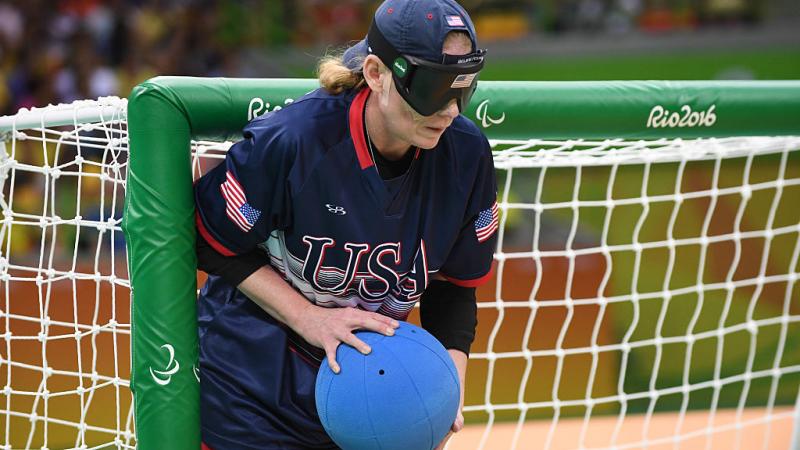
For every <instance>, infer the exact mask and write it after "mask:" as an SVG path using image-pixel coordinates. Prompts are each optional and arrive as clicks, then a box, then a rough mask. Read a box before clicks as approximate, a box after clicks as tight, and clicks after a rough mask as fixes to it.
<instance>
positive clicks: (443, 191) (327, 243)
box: [195, 89, 498, 450]
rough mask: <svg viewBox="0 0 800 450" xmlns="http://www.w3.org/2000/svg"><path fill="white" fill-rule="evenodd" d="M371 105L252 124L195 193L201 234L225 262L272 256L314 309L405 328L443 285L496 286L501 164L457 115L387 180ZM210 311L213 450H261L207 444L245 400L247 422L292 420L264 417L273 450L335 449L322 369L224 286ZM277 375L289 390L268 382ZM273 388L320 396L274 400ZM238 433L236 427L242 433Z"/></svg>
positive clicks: (311, 98) (361, 102)
mask: <svg viewBox="0 0 800 450" xmlns="http://www.w3.org/2000/svg"><path fill="white" fill-rule="evenodd" d="M369 93H370V91H369V90H368V89H364V90H361V91H360V92H346V93H344V94H340V95H330V94H327V93H325V92H324V91H322V90H317V91H314V92H312V93H310V94H308V95H306V96H304V97H303V98H301V99H299V100H297V101H295V102H294V103H292V104H290V105H288V106H287V107H285V108H283V109H281V110H279V111H276V112H271V113H268V114H266V115H264V116H261V117H259V118H256V119H254V120H253V121H252V122H251V123H250V124H249V125H248V126H247V127H246V128H245V130H244V139H243V140H242V141H240V142H238V143H236V144H235V145H234V146H233V147H231V149H230V150H229V152H228V154H227V157H226V159H225V162H224V164H220V165H219V166H217V167H216V168H215V169H213V170H212V171H210V172H209V173H208V174H206V175H205V176H204V177H202V178H201V179H200V180H199V181H198V182H197V184H196V186H195V195H196V203H197V227H198V230H199V232H200V233H201V234H202V235H203V237H204V238H205V239H206V240H207V241H208V242H209V243H210V244H211V245H212V246H213V247H214V248H215V249H216V250H217V251H218V252H220V253H222V254H226V255H234V254H239V253H243V252H247V251H250V250H252V249H253V248H255V247H261V248H263V249H264V250H265V251H266V252H268V254H269V257H270V261H271V264H272V266H273V268H274V269H275V270H277V271H278V272H279V273H280V274H282V275H283V277H284V278H285V279H286V280H287V281H288V282H289V283H290V284H291V285H292V286H294V287H295V289H296V290H298V291H299V292H300V293H302V295H303V296H305V297H306V298H307V299H308V300H309V301H312V302H314V303H315V304H317V305H320V306H325V307H336V306H350V307H360V308H363V309H366V310H370V311H377V312H380V313H383V314H386V315H388V316H391V317H394V318H397V319H405V318H406V317H407V316H408V314H409V312H410V311H411V309H412V308H413V306H414V304H415V303H416V302H417V301H418V300H419V298H420V296H421V295H422V293H423V291H424V290H425V287H426V286H427V284H428V282H429V280H430V279H431V276H432V275H433V274H436V273H439V274H441V275H442V276H444V277H445V278H446V279H448V280H450V281H451V282H452V283H455V284H458V285H462V286H477V285H479V284H481V283H482V282H484V281H485V280H487V279H488V278H489V276H490V272H491V266H492V256H493V252H494V247H495V244H496V230H497V226H498V218H497V204H496V182H495V175H494V165H493V162H492V155H491V150H490V147H489V144H488V142H487V140H486V138H485V137H484V136H483V134H482V133H481V132H480V131H479V130H478V128H477V127H476V126H475V125H474V124H473V123H472V122H470V121H469V120H467V119H466V118H464V117H463V116H459V117H457V118H456V119H455V120H454V121H453V123H452V125H451V126H450V127H449V128H448V129H447V130H446V131H445V132H444V134H443V135H442V137H441V139H440V141H439V143H438V145H437V146H436V147H435V148H434V149H430V150H419V149H412V151H414V152H415V157H414V160H413V161H412V163H411V165H410V167H409V169H408V171H407V172H406V173H405V174H404V175H401V176H399V177H396V178H393V179H390V180H384V179H382V178H381V177H380V175H379V173H378V171H377V170H376V167H375V165H374V162H373V159H372V157H371V155H370V150H369V149H368V147H367V143H366V137H365V132H364V122H363V121H364V108H365V104H366V100H367V97H368V96H369ZM199 308H200V312H199V323H200V334H201V371H202V373H203V381H202V382H203V384H202V391H203V408H204V412H203V421H204V439H205V440H206V441H207V443H208V444H209V445H210V446H211V447H212V448H215V450H220V449H217V448H216V447H215V445H214V444H215V443H216V446H220V447H221V448H239V447H236V446H237V445H240V446H241V447H240V448H250V447H247V445H245V444H243V443H241V442H239V443H238V444H236V445H233V444H231V443H230V441H224V438H221V437H220V439H221V440H215V439H216V437H219V436H216V437H215V435H213V434H214V433H210V434H207V432H206V428H207V427H206V425H205V424H206V423H212V422H211V421H213V423H214V424H215V425H219V423H220V421H224V420H228V419H229V418H230V416H231V414H230V413H228V414H216V413H213V412H210V411H206V410H207V409H215V408H216V409H220V408H226V406H225V405H226V401H230V399H231V398H236V399H238V400H237V402H239V403H242V404H245V405H247V407H246V408H243V410H247V411H248V414H252V410H253V409H258V408H262V409H270V407H269V406H268V405H274V409H280V410H281V411H282V412H280V413H278V412H276V411H264V412H263V414H264V415H265V416H268V417H269V420H268V421H271V422H275V421H277V423H278V425H276V424H275V423H272V425H270V426H267V425H264V424H259V425H258V426H255V425H254V426H253V427H254V428H258V429H261V430H263V429H271V430H272V431H269V432H267V433H276V436H277V434H280V433H283V435H280V436H279V437H274V436H273V437H274V438H275V439H276V440H279V441H280V442H282V444H281V445H282V446H280V445H279V446H275V447H262V448H294V447H292V446H293V445H295V446H296V447H297V448H326V446H329V445H332V444H331V443H330V441H325V439H324V431H322V429H321V426H318V424H314V419H315V418H316V412H315V411H314V408H313V379H307V377H309V376H311V377H313V376H315V370H310V371H309V372H304V370H303V369H301V368H299V367H296V361H295V359H294V358H296V355H295V353H296V349H294V348H293V347H292V346H291V340H292V339H291V336H289V338H288V340H287V339H286V338H281V339H277V338H276V337H275V336H273V334H274V333H279V334H280V333H283V334H282V336H283V335H285V334H286V333H285V331H286V330H284V329H283V328H281V326H280V324H277V323H276V322H275V321H274V319H272V318H270V317H268V316H267V315H266V313H264V312H263V311H262V310H260V308H259V307H257V306H256V305H255V304H253V303H252V302H250V301H249V300H247V299H246V298H244V296H243V295H241V293H239V292H238V291H237V290H236V289H235V288H234V287H232V286H229V285H225V282H224V281H223V280H221V279H220V278H218V277H210V278H209V282H208V283H207V285H206V286H205V287H204V288H203V290H202V291H201V299H200V304H199ZM254 327H267V328H269V330H266V329H264V330H258V331H256V330H253V329H251V328H254ZM268 335H269V336H268ZM265 340H267V341H266V342H265ZM284 341H287V342H284ZM276 346H277V347H276ZM252 352H258V354H251V353H252ZM270 352H272V354H271V355H265V354H264V353H270ZM237 353H245V355H237ZM242 366H244V367H242ZM286 370H289V371H290V372H291V373H290V374H286V373H283V372H285V371H286ZM233 373H235V376H234V374H233ZM278 373H283V376H277V375H275V374H278ZM267 374H269V375H267ZM309 374H310V375H309ZM270 376H271V377H276V380H278V381H276V382H275V383H269V382H267V381H266V379H267V378H268V377H270ZM220 377H226V378H225V379H224V380H223V379H221V378H220ZM256 380H257V381H256ZM287 380H293V381H287ZM256 382H257V383H258V385H257V386H256V385H253V383H256ZM292 383H294V384H295V385H294V386H293V385H292ZM308 383H310V387H309V386H308ZM306 388H310V392H306V391H304V389H306ZM274 390H278V391H280V392H283V391H289V392H293V394H292V395H300V394H299V392H306V393H307V394H308V395H309V396H311V397H310V399H309V398H305V397H303V396H302V395H301V396H300V397H302V398H300V397H298V398H293V399H290V400H287V399H285V398H278V399H276V398H275V397H276V395H277V393H275V392H272V391H274ZM287 395H288V394H287ZM245 397H250V398H245ZM270 399H272V400H275V401H274V402H272V401H271V400H270ZM234 403H236V402H234ZM287 404H291V405H294V407H295V410H292V408H291V407H290V408H287V406H286V405H287ZM278 405H279V406H278ZM235 414H237V413H233V415H235ZM281 414H283V415H284V416H285V417H277V418H276V415H278V416H279V415H281ZM252 420H253V419H252V417H249V416H248V417H247V418H242V420H241V421H240V422H239V423H240V424H242V423H247V422H248V421H252ZM283 422H286V423H283ZM288 422H292V423H291V424H289V423H288ZM237 427H238V425H232V426H230V427H227V428H228V429H229V430H230V431H231V432H239V431H241V430H240V429H239V428H237ZM270 427H271V428H270ZM217 428H219V426H218V427H217ZM223 428H225V426H223ZM217 433H218V432H217ZM320 433H321V434H320ZM320 436H323V437H320ZM264 439H271V438H270V437H269V436H265V437H264V438H263V439H262V440H260V441H253V442H252V443H251V445H252V447H253V448H258V446H259V445H261V446H263V445H265V444H264V442H265V441H264ZM320 442H322V443H320Z"/></svg>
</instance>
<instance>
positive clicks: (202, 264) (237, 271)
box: [195, 233, 269, 286]
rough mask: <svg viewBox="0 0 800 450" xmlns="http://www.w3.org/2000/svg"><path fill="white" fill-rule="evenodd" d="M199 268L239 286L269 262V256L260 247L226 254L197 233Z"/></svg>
mask: <svg viewBox="0 0 800 450" xmlns="http://www.w3.org/2000/svg"><path fill="white" fill-rule="evenodd" d="M195 248H196V251H197V268H198V269H200V270H202V271H203V272H205V273H207V274H209V275H218V276H220V277H222V278H223V279H224V280H225V281H227V282H228V283H230V284H231V286H238V285H239V283H241V282H242V281H244V279H245V278H247V277H249V276H250V275H252V274H253V272H255V271H256V270H258V269H260V268H261V267H263V266H266V265H268V264H269V257H268V256H267V255H266V253H264V251H262V250H261V249H259V248H255V249H253V250H251V251H249V252H247V253H243V254H241V255H234V256H225V255H223V254H221V253H219V252H217V251H216V250H214V248H213V247H211V245H210V244H209V243H208V241H206V240H205V239H204V238H203V236H202V235H201V234H200V233H197V245H196V247H195Z"/></svg>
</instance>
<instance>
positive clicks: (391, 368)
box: [316, 322, 460, 450]
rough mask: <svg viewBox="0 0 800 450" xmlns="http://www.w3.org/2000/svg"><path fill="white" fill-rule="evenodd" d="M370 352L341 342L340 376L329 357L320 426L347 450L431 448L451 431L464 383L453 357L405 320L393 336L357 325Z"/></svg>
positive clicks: (322, 379) (320, 378)
mask: <svg viewBox="0 0 800 450" xmlns="http://www.w3.org/2000/svg"><path fill="white" fill-rule="evenodd" d="M356 336H358V338H359V339H361V340H363V341H364V342H366V343H367V344H368V345H369V346H370V347H372V352H371V353H370V354H368V355H363V354H361V353H360V352H359V351H358V350H356V349H354V348H353V347H350V346H349V345H344V344H342V345H340V346H339V348H338V350H337V351H336V360H337V362H338V363H339V367H340V368H341V371H340V372H339V374H334V373H333V371H332V370H331V369H330V367H328V364H327V362H326V361H323V363H322V366H321V367H320V370H319V373H318V374H317V385H316V401H317V412H318V413H319V417H320V420H321V421H322V425H323V426H324V427H325V430H326V431H327V432H328V434H329V435H330V437H331V438H332V439H333V441H334V442H335V443H336V444H337V445H338V446H340V447H341V448H342V449H343V450H368V449H381V450H392V449H397V450H429V449H432V448H434V447H435V446H436V445H438V444H439V443H440V442H441V440H442V439H444V437H445V436H446V435H447V433H448V431H449V430H450V426H451V425H453V421H455V418H456V414H457V413H458V404H459V400H460V389H459V382H458V372H457V371H456V367H455V365H454V364H453V360H452V358H451V357H450V355H449V354H448V353H447V351H446V350H445V349H444V347H442V344H440V343H439V341H438V340H436V338H434V337H433V336H432V335H431V334H430V333H428V332H427V331H425V330H423V329H422V328H419V327H417V326H414V325H411V324H409V323H407V322H400V327H399V328H398V329H397V330H396V331H395V334H394V336H384V335H381V334H378V333H374V332H371V331H357V332H356Z"/></svg>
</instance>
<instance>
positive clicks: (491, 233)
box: [440, 138, 499, 287]
mask: <svg viewBox="0 0 800 450" xmlns="http://www.w3.org/2000/svg"><path fill="white" fill-rule="evenodd" d="M483 141H484V149H483V151H482V152H481V157H480V161H479V163H478V168H477V170H476V171H475V174H476V175H475V178H474V180H475V182H474V184H473V187H472V192H471V193H470V195H469V198H468V201H467V208H466V215H465V218H464V219H465V220H464V222H463V225H462V227H461V230H460V232H459V235H458V238H456V242H455V244H454V245H453V247H452V248H451V249H450V253H449V254H448V256H447V259H446V260H445V263H444V264H443V265H442V268H441V269H440V274H441V275H442V276H444V277H445V278H446V279H447V280H448V281H450V282H451V283H453V284H456V285H458V286H464V287H476V286H480V285H481V284H483V283H484V282H486V281H487V280H488V279H489V277H490V276H491V270H492V260H493V257H494V251H495V247H496V245H497V228H498V226H499V212H498V209H497V179H496V177H495V170H494V161H493V159H492V152H491V148H490V146H489V143H488V141H486V139H485V138H484V139H483Z"/></svg>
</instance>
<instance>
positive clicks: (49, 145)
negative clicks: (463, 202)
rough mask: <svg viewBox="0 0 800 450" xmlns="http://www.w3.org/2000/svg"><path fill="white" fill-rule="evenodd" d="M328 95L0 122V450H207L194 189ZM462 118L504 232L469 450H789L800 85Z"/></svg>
mask: <svg viewBox="0 0 800 450" xmlns="http://www.w3.org/2000/svg"><path fill="white" fill-rule="evenodd" d="M317 86H318V85H317V82H316V80H288V79H283V80H255V79H221V78H217V79H205V78H188V77H157V78H154V79H151V80H148V81H147V82H144V83H142V84H140V85H139V86H137V87H136V88H135V89H134V90H133V92H132V93H131V96H130V98H129V99H128V101H127V103H126V102H125V100H119V99H116V100H114V99H101V100H100V101H97V102H93V101H86V102H83V101H82V102H76V103H74V104H72V105H59V106H54V107H47V108H41V109H34V110H31V111H20V112H19V113H18V114H16V115H14V116H9V117H0V184H1V185H2V191H1V192H2V197H0V207H2V213H3V221H2V231H0V281H2V282H3V283H4V289H3V292H0V294H2V296H0V430H2V431H0V436H4V437H3V438H2V439H0V449H5V448H20V447H23V448H29V447H34V446H35V447H43V448H67V447H68V446H69V445H73V444H72V443H74V447H72V448H80V449H90V448H109V447H112V448H119V449H121V448H134V447H136V446H138V447H139V448H142V449H152V448H170V449H192V450H194V449H197V448H199V442H200V431H199V423H198V422H199V373H198V367H197V358H198V356H197V326H196V298H197V278H196V259H195V251H194V242H195V241H194V240H195V234H194V233H195V231H194V226H195V225H194V202H193V196H192V180H193V179H195V178H196V177H197V176H198V175H199V174H200V173H201V172H203V171H204V170H206V169H207V168H208V167H209V164H205V163H203V162H202V161H203V160H208V159H210V160H213V161H216V162H218V161H220V160H221V158H223V157H224V153H225V150H226V149H227V145H229V144H225V143H224V142H225V141H235V140H237V139H238V138H239V137H240V135H241V129H242V128H243V126H244V125H245V124H246V123H247V121H248V120H250V119H251V118H252V117H254V116H257V115H260V114H263V113H265V112H267V111H273V110H275V109H277V108H280V107H283V106H285V105H286V104H287V103H288V102H291V101H292V99H297V98H299V97H300V96H302V95H303V94H304V93H306V92H308V91H310V90H312V89H315V88H316V87H317ZM465 115H466V116H467V117H468V118H470V119H472V120H473V121H475V122H476V123H477V124H478V126H479V127H480V128H481V129H482V130H483V132H484V133H485V134H486V135H487V136H488V137H489V139H490V141H491V143H492V145H493V150H494V155H495V165H496V167H497V173H498V205H499V207H500V231H499V242H498V248H497V251H496V254H495V272H494V273H495V275H494V276H493V277H492V279H491V280H490V282H489V283H488V284H487V285H486V286H484V287H483V288H481V290H479V309H478V311H479V330H478V335H477V338H476V342H475V344H474V346H473V349H472V354H471V355H470V369H469V377H468V382H467V401H466V405H465V415H466V418H467V420H468V422H469V423H482V424H484V426H482V428H481V431H480V434H479V435H478V438H476V439H474V440H473V441H471V442H470V443H469V446H464V447H458V445H459V439H460V438H461V437H460V435H461V436H463V435H465V433H459V434H458V435H456V437H455V439H454V442H453V443H452V445H451V448H459V449H460V448H476V446H477V447H479V448H519V449H522V448H528V447H529V445H528V444H526V443H529V442H537V444H539V443H541V445H542V447H543V448H548V449H556V448H586V449H589V448H666V447H658V446H659V445H662V446H663V445H666V444H671V445H672V446H674V447H675V448H677V447H679V446H680V445H681V444H684V443H694V442H695V441H696V440H697V439H700V440H701V443H700V444H699V445H698V448H713V447H711V443H712V442H718V441H716V439H717V438H719V437H720V436H721V434H724V433H727V432H729V431H733V432H734V433H736V436H737V438H738V437H740V436H741V435H743V433H745V431H746V430H747V429H749V428H751V427H753V426H756V425H766V431H765V432H764V433H763V436H762V437H760V438H759V439H760V441H759V444H758V445H756V446H754V447H753V448H772V447H770V442H771V441H770V439H771V438H770V426H772V424H776V423H778V422H779V421H780V422H781V423H784V422H786V421H787V420H788V421H791V422H800V415H798V413H797V412H796V411H797V410H798V404H797V401H798V398H800V397H798V386H800V338H798V337H797V336H800V285H798V283H797V279H798V274H800V265H799V264H798V263H799V261H800V207H798V206H797V200H796V199H797V198H800V81H746V82H745V81H725V82H723V81H719V82H700V81H696V82H688V81H687V82H667V81H620V82H489V81H487V82H481V83H480V87H479V89H478V91H477V92H476V94H475V96H474V97H473V100H472V102H471V104H470V107H469V109H468V111H466V112H465ZM37 147H38V148H37ZM89 150H91V151H89ZM26 151H33V152H34V153H38V155H39V156H37V157H36V158H29V157H26V156H25V155H24V152H26ZM198 161H201V162H198ZM65 179H69V180H76V183H77V185H75V184H74V183H72V182H71V181H70V183H65V181H64V180H65ZM81 180H83V181H81ZM90 181H91V183H90ZM24 183H28V184H30V183H35V184H36V185H37V186H39V185H41V189H40V190H33V191H30V190H29V191H27V192H26V191H24V190H23V189H22V185H23V184H24ZM89 185H91V186H92V188H93V189H96V190H97V191H96V192H97V193H96V195H94V194H93V195H92V196H87V195H86V191H87V190H88V189H89V188H88V187H87V186H89ZM40 191H41V192H42V194H41V197H42V198H41V202H42V203H36V202H35V201H34V200H35V199H32V197H35V196H36V195H39V194H38V193H39V192H40ZM62 191H64V192H62ZM32 192H34V193H32ZM122 193H124V202H125V205H124V214H123V213H122V211H121V210H122V207H119V208H117V206H118V205H119V204H121V198H122ZM67 195H70V196H72V197H70V199H67V200H65V197H66V196H67ZM89 197H91V201H92V202H94V203H93V204H92V208H93V209H94V210H95V212H94V213H91V214H90V213H87V212H85V209H86V204H85V203H86V202H87V201H88V200H87V199H88V198H89ZM82 202H83V203H82ZM63 203H66V204H67V207H64V206H63ZM59 204H62V206H58V205H59ZM31 205H33V206H31ZM109 210H110V211H109ZM123 229H124V231H125V240H126V242H125V244H126V246H127V253H126V255H125V258H123V259H127V266H126V265H125V262H124V261H116V262H115V260H114V253H113V248H115V247H114V246H115V244H114V243H115V242H117V241H118V240H119V236H120V235H121V232H122V230H123ZM20 233H22V234H20ZM17 236H25V239H22V238H19V239H18V238H17ZM115 236H116V237H115ZM21 240H27V241H26V242H28V244H26V245H27V247H28V248H29V249H30V250H31V251H32V252H34V253H35V252H38V255H35V254H33V255H32V256H30V257H21V256H20V248H23V247H25V246H22V245H21V244H20V243H19V242H20V241H21ZM87 242H88V244H87ZM95 243H96V245H95ZM57 245H58V246H60V247H65V248H67V251H68V252H73V254H72V255H69V254H66V255H65V257H64V259H65V261H64V262H59V260H58V259H59V258H58V255H57V253H58V252H57V251H54V250H53V247H56V246H57ZM87 246H88V247H87ZM109 246H110V248H111V249H112V251H109ZM79 247H84V249H83V250H80V251H79ZM73 248H74V250H73ZM86 248H88V251H87V250H86ZM79 252H83V253H86V254H87V255H88V257H89V260H90V261H89V262H88V263H86V264H85V266H86V267H83V266H82V265H81V264H79V263H76V262H75V261H76V260H77V259H78V257H79V255H78V253H79ZM54 253H56V256H55V257H54V256H53V255H54ZM109 260H110V261H111V262H110V263H107V261H109ZM70 261H71V263H70ZM126 269H127V270H126ZM126 272H127V273H126ZM128 274H129V278H130V283H128V280H127V279H125V277H126V275H128ZM129 286H130V296H131V298H132V302H131V304H130V317H128V316H126V314H124V313H120V312H119V309H120V308H126V307H127V303H125V302H124V301H122V300H121V297H123V296H125V294H127V293H128V288H129ZM115 295H116V297H114V296H115ZM83 296H86V298H83ZM111 297H114V299H113V300H114V301H113V302H111V304H112V305H116V306H113V307H111V308H112V311H111V312H109V311H107V310H105V309H103V308H108V307H107V306H103V305H104V304H106V303H107V302H108V301H109V299H110V298H111ZM19 305H27V306H25V307H20V306H19ZM59 305H62V306H63V305H67V306H64V308H66V309H64V310H63V311H62V310H58V308H61V307H62V306H59ZM70 305H71V306H70ZM82 305H84V306H82ZM85 305H89V307H88V311H87V309H84V308H86V306H85ZM92 305H93V308H92V307H91V306H92ZM123 305H124V306H123ZM113 308H116V309H113ZM98 311H99V312H98ZM128 345H130V348H131V350H130V353H129V354H128V350H127V349H128ZM59 353H60V355H57V354H59ZM29 354H30V355H32V356H30V357H29V356H28V355H29ZM56 356H60V357H63V358H66V359H69V358H71V361H66V360H64V361H61V360H59V358H57V357H56ZM128 358H130V361H128ZM95 360H97V361H109V360H111V361H113V364H110V363H109V364H106V365H104V364H102V363H98V362H97V361H95ZM128 363H130V372H127V367H128V366H127V365H128ZM128 379H130V388H131V390H132V391H133V393H134V401H133V407H131V406H130V405H131V401H130V392H129V391H128V390H127V388H128ZM69 399H72V400H70V401H72V402H73V403H75V404H76V405H73V406H67V404H68V403H67V400H69ZM101 401H103V402H108V404H107V405H105V406H101ZM781 405H784V406H785V407H789V408H794V410H793V411H792V410H789V411H787V410H786V409H782V410H778V409H777V408H778V407H779V406H781ZM751 406H759V407H762V408H763V413H761V414H760V415H759V416H758V417H756V418H752V417H751V416H746V414H745V413H746V409H747V408H748V407H751ZM114 409H115V410H116V414H110V413H109V411H111V410H114ZM722 409H729V410H730V411H733V413H734V415H735V419H734V420H732V421H730V422H726V421H725V420H727V419H725V420H721V419H720V417H721V414H717V411H720V410H722ZM692 410H704V411H708V412H709V414H708V415H707V417H704V418H703V424H704V425H703V426H702V427H701V428H697V429H695V428H691V427H688V426H687V425H686V424H687V423H688V422H689V416H691V412H692ZM659 411H674V412H675V420H673V421H672V422H669V424H670V433H669V434H668V435H662V434H658V432H656V431H654V430H655V426H654V425H653V424H654V423H655V422H656V420H657V418H658V415H659ZM634 415H637V416H640V417H642V418H644V419H643V420H644V421H643V422H641V423H638V424H637V425H636V427H637V429H636V433H635V434H636V436H635V437H634V438H630V439H629V438H628V437H627V436H626V433H627V431H628V429H629V428H630V426H631V425H630V423H629V417H630V416H634ZM134 417H135V420H133V419H134ZM542 418H547V419H548V420H547V421H544V423H546V424H547V427H546V430H545V431H544V434H542V435H532V434H530V433H531V432H530V430H528V428H526V424H527V423H528V422H532V421H533V422H538V420H536V419H542ZM602 418H609V419H610V420H611V422H609V424H608V425H607V426H606V428H604V429H597V427H595V426H594V424H595V423H596V422H600V419H602ZM670 420H672V419H670ZM568 421H577V428H574V429H573V428H568V427H566V425H569V426H571V425H572V424H567V423H566V422H568ZM134 423H135V427H136V433H135V437H134V436H133V425H134ZM505 425H509V426H510V429H511V435H510V437H509V438H508V439H507V440H503V439H505V438H499V439H500V440H499V441H497V440H494V439H495V435H496V432H497V430H499V429H501V428H504V427H505ZM564 430H572V431H566V432H565V431H564ZM774 430H775V427H774V426H773V432H772V434H773V435H774V434H775V431H774ZM793 430H794V433H795V437H794V438H793V439H794V442H797V441H798V437H797V430H798V424H795V425H794V426H793ZM565 434H567V435H568V436H567V438H569V439H572V440H569V439H568V440H566V441H564V440H560V439H562V437H563V435H565ZM787 440H788V439H787ZM65 442H68V444H65ZM782 442H783V441H782ZM762 444H763V445H762ZM720 445H723V444H720ZM736 445H739V444H736ZM781 445H784V444H781ZM786 445H787V446H788V444H786ZM759 446H760V447H759ZM681 448H683V447H681ZM690 448H694V447H690ZM743 448H744V447H743ZM779 448H783V447H779ZM787 448H788V447H787Z"/></svg>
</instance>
